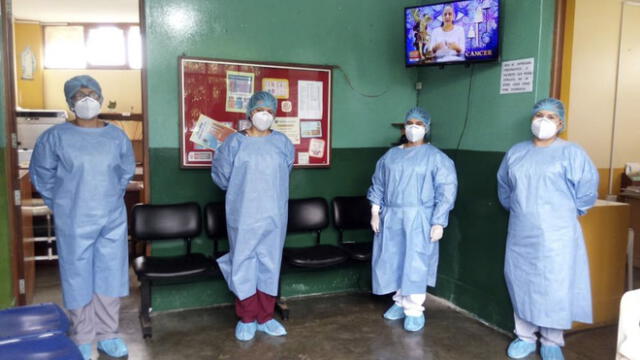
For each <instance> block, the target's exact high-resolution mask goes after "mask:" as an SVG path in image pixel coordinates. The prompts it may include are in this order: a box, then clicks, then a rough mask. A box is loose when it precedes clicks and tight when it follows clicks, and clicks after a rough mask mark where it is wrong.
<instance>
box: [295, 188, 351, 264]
mask: <svg viewBox="0 0 640 360" xmlns="http://www.w3.org/2000/svg"><path fill="white" fill-rule="evenodd" d="M287 224H288V225H287V234H292V233H305V232H315V233H316V243H315V245H313V246H308V247H298V248H292V247H286V248H285V249H284V254H283V255H284V259H285V261H286V263H287V264H288V265H292V266H295V267H301V268H324V267H329V266H334V265H338V264H340V263H343V262H345V261H347V260H348V259H349V257H348V255H347V254H346V253H345V252H344V251H343V250H342V249H341V248H340V247H338V246H335V245H328V244H320V233H321V231H322V230H323V229H325V228H326V227H327V226H329V205H328V204H327V201H326V200H325V199H323V198H307V199H291V200H289V220H288V223H287Z"/></svg>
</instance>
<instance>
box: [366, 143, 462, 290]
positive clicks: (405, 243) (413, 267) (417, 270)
mask: <svg viewBox="0 0 640 360" xmlns="http://www.w3.org/2000/svg"><path fill="white" fill-rule="evenodd" d="M371 181H372V185H371V187H370V188H369V192H368V195H367V198H368V199H369V201H371V203H372V204H377V205H380V207H381V209H382V213H381V218H380V232H378V233H376V234H375V236H374V244H373V258H372V282H373V293H374V294H379V295H382V294H387V293H390V292H393V291H396V290H400V292H401V294H403V295H410V294H424V293H425V292H426V291H427V285H429V286H434V285H435V283H436V273H437V268H438V249H439V245H438V244H439V242H431V236H430V234H431V226H432V225H442V226H443V227H446V226H447V224H448V219H449V211H451V209H453V205H454V202H455V199H456V192H457V188H458V181H457V178H456V169H455V166H454V164H453V161H451V159H449V158H448V157H447V156H446V155H445V154H444V153H443V152H441V151H440V150H438V149H437V148H435V147H434V146H432V145H430V144H424V145H420V146H415V147H409V148H401V147H394V148H391V149H390V150H389V151H387V152H386V153H385V154H384V155H383V156H382V157H381V158H380V160H378V163H377V164H376V170H375V173H374V175H373V177H372V179H371Z"/></svg>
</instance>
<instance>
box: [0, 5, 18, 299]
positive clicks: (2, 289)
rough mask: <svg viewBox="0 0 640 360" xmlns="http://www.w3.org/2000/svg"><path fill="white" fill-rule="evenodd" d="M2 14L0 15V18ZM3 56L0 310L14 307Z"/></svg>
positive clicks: (0, 39)
mask: <svg viewBox="0 0 640 360" xmlns="http://www.w3.org/2000/svg"><path fill="white" fill-rule="evenodd" d="M2 16H4V14H0V19H2V18H1V17H2ZM3 42H4V36H0V49H2V48H3V47H4V44H3ZM4 62H5V58H4V56H0V309H3V308H6V307H9V306H12V305H14V303H15V298H14V296H13V288H12V279H11V262H10V259H11V252H10V246H9V245H10V240H11V237H10V234H9V214H8V210H9V204H8V196H7V195H8V194H7V183H6V180H7V174H6V173H5V171H6V170H5V161H6V159H5V156H6V148H5V146H6V145H5V144H6V141H5V136H6V133H5V111H4V109H5V106H6V100H5V96H4V95H5V94H4V85H5V84H4Z"/></svg>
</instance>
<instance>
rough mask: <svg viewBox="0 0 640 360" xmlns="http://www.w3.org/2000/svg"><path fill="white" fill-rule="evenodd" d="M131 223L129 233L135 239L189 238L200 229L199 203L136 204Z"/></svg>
mask: <svg viewBox="0 0 640 360" xmlns="http://www.w3.org/2000/svg"><path fill="white" fill-rule="evenodd" d="M132 224H133V225H132V229H131V233H132V235H133V237H134V239H136V240H144V241H155V240H166V239H179V238H183V239H191V238H193V237H196V236H198V235H199V234H200V232H201V230H202V216H201V215H200V205H198V203H195V202H189V203H184V204H167V205H150V204H138V205H136V206H135V207H134V208H133V211H132Z"/></svg>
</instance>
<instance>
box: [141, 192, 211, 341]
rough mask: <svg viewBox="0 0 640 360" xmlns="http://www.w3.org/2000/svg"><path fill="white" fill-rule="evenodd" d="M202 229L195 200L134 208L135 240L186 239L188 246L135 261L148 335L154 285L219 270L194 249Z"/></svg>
mask: <svg viewBox="0 0 640 360" xmlns="http://www.w3.org/2000/svg"><path fill="white" fill-rule="evenodd" d="M201 230H202V217H201V214H200V206H199V205H198V204H197V203H195V202H191V203H184V204H171V205H148V204H138V205H136V206H135V207H134V208H133V211H132V229H131V234H132V236H133V239H134V241H136V242H144V243H145V244H146V243H150V242H161V241H171V240H176V239H183V241H184V244H185V248H186V249H185V252H184V254H182V255H177V256H147V255H142V256H138V257H136V258H135V260H134V263H133V269H134V271H135V273H136V275H137V276H138V280H139V281H140V315H139V316H140V325H141V327H142V335H143V336H144V337H145V338H148V337H151V318H150V316H149V313H150V311H151V287H152V285H161V284H167V283H177V282H187V281H194V280H196V279H199V278H203V277H207V276H211V275H213V274H215V273H216V271H217V267H215V266H214V261H213V260H212V259H211V258H210V257H208V256H205V255H204V254H200V253H192V252H191V240H192V239H193V238H194V237H196V236H198V235H199V234H200V232H201ZM143 248H145V247H143Z"/></svg>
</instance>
